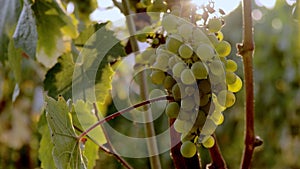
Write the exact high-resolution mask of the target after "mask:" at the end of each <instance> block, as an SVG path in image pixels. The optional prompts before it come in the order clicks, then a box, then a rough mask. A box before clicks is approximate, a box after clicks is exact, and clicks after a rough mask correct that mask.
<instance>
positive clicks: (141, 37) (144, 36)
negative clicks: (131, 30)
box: [136, 33, 147, 42]
mask: <svg viewBox="0 0 300 169" xmlns="http://www.w3.org/2000/svg"><path fill="white" fill-rule="evenodd" d="M136 39H137V40H138V41H140V42H146V41H147V34H145V33H140V34H137V35H136Z"/></svg>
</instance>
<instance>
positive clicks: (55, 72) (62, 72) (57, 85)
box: [44, 53, 74, 98]
mask: <svg viewBox="0 0 300 169" xmlns="http://www.w3.org/2000/svg"><path fill="white" fill-rule="evenodd" d="M73 71H74V62H73V57H72V55H71V54H70V53H69V54H64V55H62V56H61V57H59V58H58V63H56V64H55V66H54V67H52V68H51V69H50V70H49V71H48V72H47V74H46V79H45V80H44V89H45V90H46V91H48V95H49V96H51V97H53V98H56V97H57V96H58V95H63V97H64V98H71V96H72V95H71V94H72V76H73Z"/></svg>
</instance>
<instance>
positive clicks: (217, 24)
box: [207, 18, 222, 33]
mask: <svg viewBox="0 0 300 169" xmlns="http://www.w3.org/2000/svg"><path fill="white" fill-rule="evenodd" d="M221 28H222V21H221V20H220V19H218V18H212V19H209V20H208V23H207V29H208V30H209V31H210V32H213V33H215V32H219V31H220V30H221Z"/></svg>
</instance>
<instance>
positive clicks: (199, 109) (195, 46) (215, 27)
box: [136, 11, 242, 158]
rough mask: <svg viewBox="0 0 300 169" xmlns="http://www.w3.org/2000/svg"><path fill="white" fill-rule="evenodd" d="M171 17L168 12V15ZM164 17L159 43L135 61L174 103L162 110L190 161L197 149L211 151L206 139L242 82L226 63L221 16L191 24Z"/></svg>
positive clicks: (210, 139)
mask: <svg viewBox="0 0 300 169" xmlns="http://www.w3.org/2000/svg"><path fill="white" fill-rule="evenodd" d="M173 13H174V11H173ZM173 13H170V14H164V16H163V18H162V21H161V27H162V30H163V31H165V32H166V39H165V43H160V44H159V45H158V47H157V48H153V47H151V48H148V49H147V50H145V51H144V52H143V53H141V54H140V55H138V56H137V58H136V62H137V63H142V64H148V65H149V66H150V67H151V68H152V73H151V75H150V78H151V81H152V83H154V84H156V85H163V86H164V88H165V90H166V91H167V93H168V94H169V95H171V96H173V98H174V101H172V102H169V103H168V105H167V106H166V109H165V113H166V114H167V116H168V117H169V118H176V120H175V122H174V128H175V130H176V131H177V132H178V133H181V142H182V145H181V154H182V155H183V156H184V157H186V158H190V157H193V156H194V155H195V154H196V152H197V148H196V145H197V144H202V145H203V146H204V147H206V148H211V147H212V146H213V145H214V143H215V140H214V138H213V137H212V136H211V135H212V134H213V132H214V131H215V129H216V127H217V126H218V125H220V124H222V123H223V120H224V117H223V114H222V112H223V111H224V110H225V109H226V108H229V107H231V106H232V105H233V104H234V103H235V101H236V98H235V95H234V93H235V92H238V91H239V90H240V89H241V87H242V81H241V79H240V77H238V76H237V75H236V74H235V73H234V72H235V71H236V70H237V64H236V62H235V61H233V60H230V59H227V58H226V56H228V55H229V54H230V52H231V45H230V44H229V43H228V42H227V41H224V40H223V34H222V32H221V29H222V27H223V25H224V21H223V19H222V18H221V17H211V18H209V19H208V20H207V22H206V21H205V24H202V25H197V24H193V23H191V22H190V20H188V19H183V18H180V17H177V16H176V15H173Z"/></svg>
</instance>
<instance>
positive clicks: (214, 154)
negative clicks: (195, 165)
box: [207, 134, 227, 169]
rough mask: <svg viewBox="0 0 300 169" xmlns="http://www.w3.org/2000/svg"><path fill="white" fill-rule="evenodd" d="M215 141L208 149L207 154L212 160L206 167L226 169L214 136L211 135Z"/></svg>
mask: <svg viewBox="0 0 300 169" xmlns="http://www.w3.org/2000/svg"><path fill="white" fill-rule="evenodd" d="M212 136H213V137H214V139H215V144H214V146H213V147H212V148H210V149H209V154H210V157H211V160H212V163H211V164H210V166H208V167H207V168H208V169H213V168H218V169H227V166H226V162H225V160H224V158H223V156H222V153H221V151H220V148H219V145H218V142H217V138H216V134H213V135H212Z"/></svg>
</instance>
